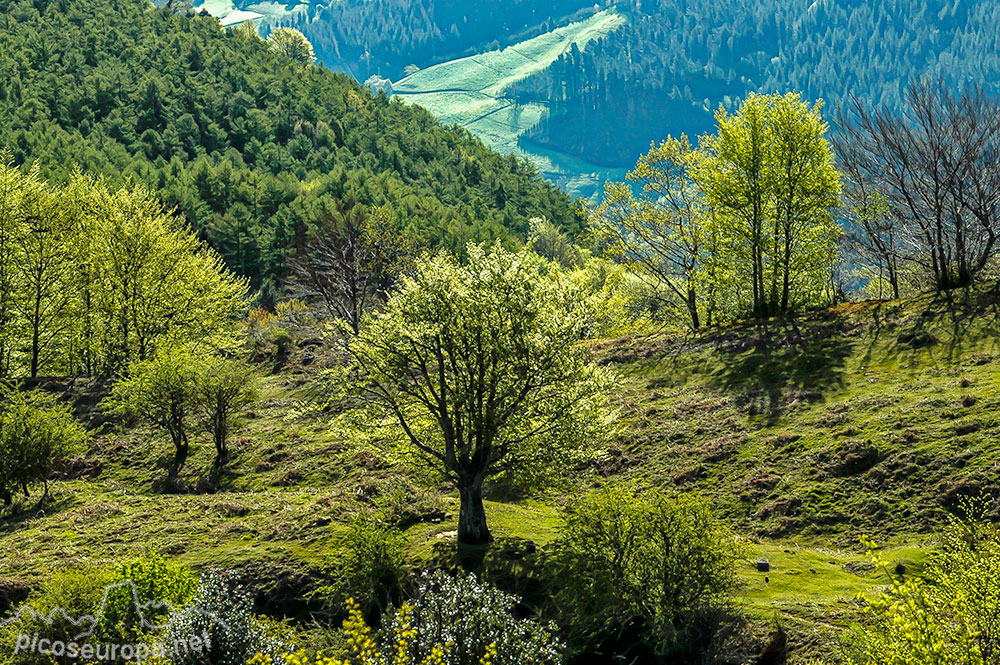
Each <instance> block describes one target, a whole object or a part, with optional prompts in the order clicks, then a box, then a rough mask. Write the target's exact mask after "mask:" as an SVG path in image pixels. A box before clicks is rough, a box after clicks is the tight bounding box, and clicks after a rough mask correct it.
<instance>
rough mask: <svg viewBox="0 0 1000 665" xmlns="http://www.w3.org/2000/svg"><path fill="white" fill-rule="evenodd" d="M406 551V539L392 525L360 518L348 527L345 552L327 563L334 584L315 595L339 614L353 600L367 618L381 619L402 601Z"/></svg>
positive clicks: (343, 547) (326, 567) (375, 519)
mask: <svg viewBox="0 0 1000 665" xmlns="http://www.w3.org/2000/svg"><path fill="white" fill-rule="evenodd" d="M405 548H406V538H405V537H404V536H403V534H402V532H401V531H400V530H399V529H397V528H396V527H394V526H392V525H391V524H389V523H388V522H385V521H384V520H382V519H380V518H377V517H374V516H367V517H358V518H356V519H355V520H354V521H353V522H352V523H351V525H350V527H348V530H347V533H346V534H345V536H344V538H343V541H342V543H341V551H340V552H339V553H338V555H337V556H336V557H334V558H332V559H331V560H330V561H328V562H327V563H326V566H325V569H326V572H327V573H328V574H330V575H331V577H332V578H333V579H332V583H331V584H329V585H327V586H324V587H321V588H319V589H318V590H317V591H316V592H315V594H316V595H318V596H319V597H320V598H321V599H322V600H323V601H324V603H325V604H326V605H327V606H329V607H332V608H333V609H334V611H335V612H338V613H339V612H340V611H342V608H343V607H344V606H343V604H342V603H344V601H345V600H347V599H348V598H351V599H353V601H356V602H357V603H358V605H359V606H360V607H361V610H362V613H363V615H364V616H367V617H368V618H369V619H375V618H377V617H378V616H379V615H381V613H382V612H383V611H384V610H385V609H386V608H387V607H389V606H390V605H392V604H393V603H394V602H399V601H401V600H402V584H403V580H404V578H405V576H406V567H405V566H406V559H405V555H404V553H405ZM341 616H343V615H341Z"/></svg>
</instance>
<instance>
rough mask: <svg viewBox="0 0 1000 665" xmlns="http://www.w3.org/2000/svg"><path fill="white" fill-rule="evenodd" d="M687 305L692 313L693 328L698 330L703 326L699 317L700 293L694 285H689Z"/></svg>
mask: <svg viewBox="0 0 1000 665" xmlns="http://www.w3.org/2000/svg"><path fill="white" fill-rule="evenodd" d="M687 307H688V313H689V314H690V315H691V328H692V329H693V330H698V329H699V328H701V320H700V319H699V317H698V295H697V293H695V289H694V287H693V286H689V287H688V295H687Z"/></svg>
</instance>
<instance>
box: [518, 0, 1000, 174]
mask: <svg viewBox="0 0 1000 665" xmlns="http://www.w3.org/2000/svg"><path fill="white" fill-rule="evenodd" d="M618 7H619V11H622V12H624V13H626V14H627V15H628V16H629V17H630V22H629V25H628V26H627V27H626V28H624V29H622V30H619V31H616V32H614V33H613V34H611V35H609V36H608V37H607V38H605V39H603V40H601V41H600V42H597V43H595V44H593V45H592V46H591V47H589V48H587V49H585V50H583V51H581V52H571V53H568V54H566V55H565V56H564V57H562V58H561V59H560V60H559V61H558V62H557V63H555V64H554V65H553V66H552V67H551V68H549V69H548V70H546V71H544V72H541V73H538V74H536V75H534V76H533V77H531V78H529V79H527V80H525V81H522V82H520V83H519V84H517V85H516V86H514V88H513V94H514V96H515V97H516V98H517V99H518V100H519V101H520V102H522V103H530V102H533V101H536V100H539V99H544V100H546V101H547V102H549V103H551V104H552V105H553V113H552V114H551V115H550V116H549V118H548V120H547V121H543V122H542V123H540V124H539V125H538V126H536V127H535V128H534V129H533V130H532V131H531V132H530V133H529V135H528V147H529V148H530V147H532V146H544V147H546V148H549V149H553V150H559V151H563V152H566V153H569V154H571V155H575V156H577V157H580V158H583V159H587V160H590V161H593V162H597V163H602V164H607V165H624V164H627V163H629V162H631V161H634V159H635V157H636V156H637V155H638V153H639V152H640V151H642V150H644V149H645V148H648V146H649V142H650V140H652V139H656V138H659V137H662V136H664V135H665V134H667V133H668V132H669V133H678V132H681V131H687V132H690V133H697V132H701V131H704V130H706V129H708V128H710V127H711V125H712V112H713V111H714V110H715V109H716V108H717V107H718V105H719V104H720V103H725V104H727V105H733V104H735V103H736V102H737V100H738V99H739V98H741V97H743V96H745V95H746V94H747V93H748V92H750V91H757V90H761V91H775V90H777V91H786V90H799V91H802V92H803V93H804V94H805V96H806V97H807V98H811V99H815V98H824V99H825V100H826V101H827V102H828V103H829V104H831V105H833V104H837V103H840V102H845V101H847V100H848V99H849V98H850V96H851V95H852V94H853V95H857V96H858V97H860V98H861V99H863V100H864V101H866V102H870V103H873V104H878V105H883V104H884V105H888V106H890V107H899V105H900V102H901V100H902V98H903V95H904V90H905V88H906V86H907V84H908V82H909V81H910V80H911V79H912V78H914V77H920V76H925V75H930V76H941V77H943V78H944V79H945V80H946V81H948V82H972V83H981V84H985V85H987V86H990V87H991V88H992V89H993V90H994V91H996V90H997V89H1000V88H998V82H1000V0H984V1H982V2H971V1H970V0H931V1H929V2H915V1H914V0H888V1H886V2H868V1H867V0H790V1H789V0H763V1H761V0H753V1H751V0H735V1H734V2H726V3H719V2H716V1H715V0H681V1H678V0H624V1H623V2H621V3H619V4H618Z"/></svg>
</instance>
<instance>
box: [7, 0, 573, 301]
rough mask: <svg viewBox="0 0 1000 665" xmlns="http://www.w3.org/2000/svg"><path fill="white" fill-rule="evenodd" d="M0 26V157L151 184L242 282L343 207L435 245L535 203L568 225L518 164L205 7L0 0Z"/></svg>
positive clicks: (263, 279) (256, 277)
mask: <svg viewBox="0 0 1000 665" xmlns="http://www.w3.org/2000/svg"><path fill="white" fill-rule="evenodd" d="M0 26H2V27H0V147H6V148H8V149H9V150H10V151H11V153H12V156H13V159H14V162H15V164H22V163H25V162H31V161H33V160H38V161H39V162H40V164H41V173H42V175H43V176H45V177H48V178H54V179H56V180H65V179H66V178H68V176H69V175H70V174H71V173H72V172H73V171H74V169H76V168H80V169H82V170H83V171H85V172H86V173H88V174H95V175H98V174H103V175H105V176H107V177H108V178H110V179H111V180H112V181H113V182H117V181H122V180H125V179H127V178H132V179H134V180H137V181H139V182H141V183H144V184H148V185H150V186H152V187H153V188H154V190H155V191H156V192H157V193H158V194H159V196H160V197H161V198H162V199H163V200H164V201H165V202H166V203H167V204H168V205H171V206H174V205H176V206H178V207H179V208H180V210H181V211H182V212H183V214H184V215H185V216H186V217H187V219H188V220H189V221H190V223H191V224H192V225H193V227H194V228H195V230H196V231H197V232H198V233H199V234H200V235H201V236H202V237H203V238H204V239H206V240H207V241H208V242H209V243H210V244H211V245H212V246H213V247H214V248H215V249H217V250H218V251H219V252H220V253H221V254H222V256H223V258H224V259H225V261H226V263H227V264H228V265H229V266H230V267H231V268H232V269H234V270H235V271H236V272H238V273H240V274H242V275H244V276H247V277H249V278H250V279H251V284H252V286H253V287H261V286H266V287H272V286H273V285H274V284H275V283H277V282H279V281H280V279H281V278H282V277H283V276H284V275H285V274H286V270H287V269H286V262H287V257H288V255H289V253H290V252H293V251H294V250H295V248H296V247H301V246H302V245H303V244H305V243H306V242H307V240H308V238H309V234H310V233H311V232H312V227H313V226H314V225H315V224H316V220H317V219H319V218H322V217H324V216H329V215H330V214H336V213H337V212H338V211H344V210H349V209H351V208H352V207H354V206H355V205H363V206H365V207H366V208H367V207H370V206H372V205H379V206H387V207H388V208H387V210H388V211H389V212H390V213H391V214H390V216H391V217H392V218H393V219H394V220H395V222H396V224H397V225H399V226H405V227H409V228H410V229H411V231H412V232H413V233H414V235H416V236H417V238H418V240H421V241H422V242H423V243H425V244H430V245H438V244H440V245H444V246H447V247H451V248H453V249H457V248H461V247H464V245H465V242H466V241H467V240H468V239H479V240H487V239H490V238H493V237H503V236H505V235H506V234H508V233H510V232H514V233H523V232H525V231H526V230H527V220H528V218H529V217H531V216H535V215H541V216H545V217H548V218H550V219H552V220H554V221H556V222H557V223H558V224H560V225H562V226H564V227H566V228H570V229H572V228H575V225H577V224H578V223H579V219H578V217H577V213H576V212H575V209H574V207H573V204H572V202H571V201H570V199H569V198H568V197H567V196H565V195H563V194H562V193H560V192H558V191H557V190H556V189H555V187H554V186H552V185H550V184H548V183H544V182H542V181H540V180H539V179H538V178H537V177H536V176H535V173H534V169H533V167H532V166H530V165H529V164H527V163H526V162H524V161H520V160H518V159H515V158H504V157H501V156H500V155H497V154H496V153H493V152H491V151H490V150H488V149H486V148H485V147H484V146H483V145H482V144H481V143H480V142H479V141H478V140H476V139H474V138H473V137H472V136H471V135H469V134H468V133H467V132H464V131H462V130H456V129H445V128H443V127H441V126H440V125H439V124H438V123H437V122H436V121H435V120H434V119H433V118H432V117H431V115H430V114H428V113H427V112H425V111H423V110H422V109H419V108H411V107H407V106H404V105H403V104H401V103H399V102H395V101H390V100H388V99H387V98H385V97H384V96H382V97H374V96H372V94H371V93H370V92H368V91H367V90H366V89H364V88H362V87H361V86H360V85H358V84H357V83H356V82H355V81H353V80H352V79H350V78H349V77H347V76H343V75H340V74H334V73H332V72H329V71H326V70H324V69H323V68H321V67H312V66H303V65H300V64H297V63H295V62H293V61H291V60H290V59H288V58H286V57H283V56H281V55H280V54H277V53H273V52H271V51H270V50H269V49H268V48H267V46H266V44H265V43H264V42H263V41H262V40H260V39H258V38H257V37H256V36H255V35H254V34H253V33H252V32H249V31H233V32H229V33H227V32H226V31H224V30H223V29H222V28H221V27H220V26H219V24H218V22H217V21H216V20H215V19H213V18H211V17H194V18H187V17H185V16H181V15H178V14H176V13H174V12H171V11H169V10H167V9H154V8H153V7H152V6H151V5H150V4H149V3H146V2H144V1H143V0H93V1H88V2H86V3H77V2H69V1H66V0H63V1H57V0H53V1H51V2H17V1H14V0H0Z"/></svg>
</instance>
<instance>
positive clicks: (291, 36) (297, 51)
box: [267, 28, 316, 65]
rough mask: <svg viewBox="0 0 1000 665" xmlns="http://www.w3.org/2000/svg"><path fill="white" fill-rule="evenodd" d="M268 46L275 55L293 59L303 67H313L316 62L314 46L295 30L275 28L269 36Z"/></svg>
mask: <svg viewBox="0 0 1000 665" xmlns="http://www.w3.org/2000/svg"><path fill="white" fill-rule="evenodd" d="M267 45H268V46H269V47H270V48H271V50H272V51H274V52H275V53H280V54H281V55H283V56H285V57H286V58H291V59H292V60H294V61H295V62H297V63H299V64H301V65H311V64H313V63H314V62H316V54H315V53H313V46H312V44H310V43H309V40H308V39H306V36H305V35H303V34H302V33H301V32H299V31H298V30H296V29H295V28H275V29H274V30H273V31H271V34H270V35H268V36H267Z"/></svg>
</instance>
